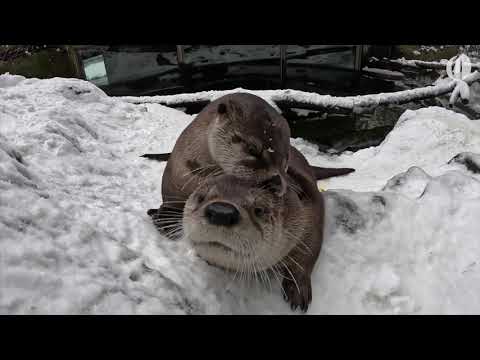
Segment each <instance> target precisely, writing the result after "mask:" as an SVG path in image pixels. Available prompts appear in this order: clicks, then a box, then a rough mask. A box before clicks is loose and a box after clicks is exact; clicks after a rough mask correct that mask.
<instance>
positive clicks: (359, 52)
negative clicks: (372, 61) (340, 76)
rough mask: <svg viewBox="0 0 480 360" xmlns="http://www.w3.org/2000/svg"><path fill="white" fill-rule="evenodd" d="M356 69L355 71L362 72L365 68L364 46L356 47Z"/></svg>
mask: <svg viewBox="0 0 480 360" xmlns="http://www.w3.org/2000/svg"><path fill="white" fill-rule="evenodd" d="M354 57H355V59H354V68H355V71H362V68H363V45H355V48H354Z"/></svg>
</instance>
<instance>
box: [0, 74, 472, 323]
mask: <svg viewBox="0 0 480 360" xmlns="http://www.w3.org/2000/svg"><path fill="white" fill-rule="evenodd" d="M191 120H192V116H189V115H186V114H184V113H182V112H180V111H177V110H174V109H170V108H168V107H164V106H162V105H158V104H138V105H135V104H131V103H128V102H126V101H124V100H122V99H119V98H110V97H108V96H106V95H105V94H104V93H103V92H102V91H101V90H99V89H98V88H97V87H95V86H94V85H93V84H90V83H87V82H84V81H80V80H75V79H61V78H54V79H48V80H38V79H25V78H23V77H19V76H13V75H9V74H4V75H1V76H0V313H2V314H26V313H32V314H44V313H49V314H57V313H62V314H70V313H73V314H79V313H82V314H83V313H86V314H90V313H100V314H112V313H114V314H130V313H137V314H185V313H187V314H252V313H253V314H273V313H280V314H282V313H284V314H293V313H292V312H291V311H290V309H289V307H288V305H287V304H286V303H285V302H284V300H283V298H282V296H281V292H280V290H279V288H278V286H276V285H273V288H272V289H271V290H269V289H264V288H262V287H261V286H257V285H251V286H250V287H249V286H247V285H244V284H239V283H238V282H237V281H238V280H237V281H232V277H231V276H230V275H227V274H225V273H224V272H223V271H221V270H219V269H216V268H213V267H210V266H208V265H207V264H205V263H204V262H203V261H201V260H200V259H198V258H197V257H196V256H195V254H194V253H193V252H192V250H191V249H190V247H189V246H188V244H186V243H184V242H182V241H179V242H173V241H169V240H167V239H165V238H163V237H162V236H161V235H159V234H158V232H157V231H156V230H155V228H154V227H153V225H152V224H151V222H150V220H149V218H148V216H147V215H146V210H147V209H149V208H151V207H156V206H158V205H159V204H160V202H161V189H160V184H161V178H162V171H163V169H164V166H165V164H164V163H158V162H153V161H148V160H146V159H143V158H140V157H139V155H141V154H143V153H146V152H168V151H170V150H171V148H172V147H173V145H174V143H175V140H176V138H177V137H178V135H179V134H180V132H181V131H182V130H183V129H184V128H185V126H186V125H187V124H188V123H189V122H190V121H191ZM292 143H293V144H294V145H295V146H297V147H298V148H299V150H300V151H302V153H304V154H305V156H306V157H307V159H308V160H309V161H310V162H311V163H312V164H315V165H321V166H329V167H340V166H352V167H354V168H356V169H357V171H356V172H355V173H352V174H350V175H348V176H345V177H338V178H332V179H328V180H324V181H322V182H319V185H321V186H322V187H324V188H327V189H328V190H329V191H327V192H325V193H324V194H325V198H326V203H327V210H326V229H325V240H324V246H323V250H322V252H321V255H320V257H319V259H318V261H317V265H316V268H315V271H314V274H313V277H312V285H313V302H312V304H311V307H310V310H309V313H310V314H412V313H419V314H432V313H435V314H478V313H480V265H479V264H480V242H478V234H479V233H480V223H479V222H478V218H479V216H480V201H479V200H480V175H479V174H473V173H472V172H471V171H469V170H468V169H467V168H466V167H465V166H464V165H462V164H460V163H455V162H452V163H451V164H447V163H448V162H449V160H450V159H452V158H453V157H454V156H456V155H457V154H459V153H472V154H470V155H471V156H472V159H473V160H474V161H477V160H478V154H480V122H477V121H470V120H468V119H467V118H466V117H465V116H463V115H460V114H457V113H454V112H452V111H450V110H446V109H442V108H437V107H432V108H424V109H421V110H417V111H406V112H405V113H404V114H403V115H402V116H401V118H400V120H399V122H398V123H397V125H396V127H395V128H394V130H393V131H392V132H391V133H390V134H389V135H388V136H387V138H386V139H385V141H384V142H383V143H382V144H380V145H379V146H377V147H372V148H368V149H364V150H360V151H358V152H356V153H344V154H342V155H340V156H338V155H326V154H322V153H319V152H318V150H317V148H316V146H314V145H312V144H310V143H308V142H306V141H304V140H302V139H293V140H292ZM335 189H336V190H335Z"/></svg>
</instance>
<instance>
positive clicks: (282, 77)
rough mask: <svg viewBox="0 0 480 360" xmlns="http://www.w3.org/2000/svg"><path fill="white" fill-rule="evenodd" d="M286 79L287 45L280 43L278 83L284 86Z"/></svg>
mask: <svg viewBox="0 0 480 360" xmlns="http://www.w3.org/2000/svg"><path fill="white" fill-rule="evenodd" d="M286 80H287V45H280V83H281V84H282V85H281V86H282V87H284V86H285V82H286Z"/></svg>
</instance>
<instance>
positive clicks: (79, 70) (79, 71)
mask: <svg viewBox="0 0 480 360" xmlns="http://www.w3.org/2000/svg"><path fill="white" fill-rule="evenodd" d="M65 48H66V50H67V54H68V57H69V58H70V61H71V62H72V64H73V68H74V69H75V76H76V77H77V78H79V79H82V80H85V79H86V76H85V71H84V70H83V66H82V65H81V64H82V61H81V60H80V58H79V56H78V53H77V52H76V51H75V49H74V48H73V46H71V45H65Z"/></svg>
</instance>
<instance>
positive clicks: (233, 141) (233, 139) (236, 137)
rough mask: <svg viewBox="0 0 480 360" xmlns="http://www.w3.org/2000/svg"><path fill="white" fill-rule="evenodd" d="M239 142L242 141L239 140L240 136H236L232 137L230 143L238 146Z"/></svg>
mask: <svg viewBox="0 0 480 360" xmlns="http://www.w3.org/2000/svg"><path fill="white" fill-rule="evenodd" d="M241 141H242V139H240V136H238V135H233V136H232V143H235V144H238V143H239V142H241Z"/></svg>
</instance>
